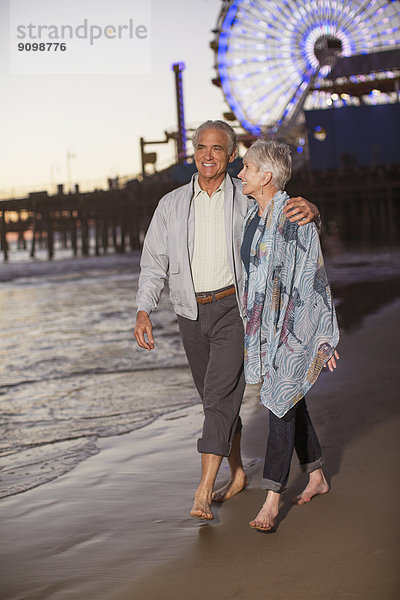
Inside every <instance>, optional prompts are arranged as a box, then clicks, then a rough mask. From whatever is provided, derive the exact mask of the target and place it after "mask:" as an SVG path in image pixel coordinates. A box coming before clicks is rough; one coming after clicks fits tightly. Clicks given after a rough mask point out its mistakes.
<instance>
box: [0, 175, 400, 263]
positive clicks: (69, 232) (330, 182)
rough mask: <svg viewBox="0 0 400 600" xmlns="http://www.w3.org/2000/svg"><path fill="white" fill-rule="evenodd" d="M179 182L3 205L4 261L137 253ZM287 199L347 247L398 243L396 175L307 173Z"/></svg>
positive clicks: (172, 178)
mask: <svg viewBox="0 0 400 600" xmlns="http://www.w3.org/2000/svg"><path fill="white" fill-rule="evenodd" d="M184 175H185V174H183V173H182V172H181V171H180V172H177V171H176V170H175V171H174V170H173V169H172V170H166V171H165V172H163V173H158V174H156V175H153V176H151V177H146V178H145V179H144V180H143V181H139V180H133V181H128V182H127V183H126V184H125V187H124V188H122V189H109V190H99V191H94V192H89V193H80V192H79V190H78V188H77V189H76V191H75V192H74V193H68V194H64V193H63V191H62V189H61V188H60V189H59V192H58V193H57V194H54V195H49V194H48V193H47V192H33V193H31V194H29V196H28V197H27V198H21V199H10V200H2V201H0V249H1V252H2V255H3V260H7V259H8V257H9V254H10V251H11V250H10V248H12V251H14V249H16V251H17V250H18V249H24V250H25V251H28V252H29V255H30V256H31V257H32V258H34V257H35V255H36V253H37V250H38V248H45V249H46V252H47V257H48V258H49V259H51V258H53V257H54V254H55V252H56V251H57V249H58V248H64V249H68V250H69V251H70V252H71V255H73V256H78V255H83V256H87V255H89V254H95V255H100V254H105V253H107V252H112V251H113V252H125V251H126V250H138V249H140V248H141V245H142V242H143V238H144V234H145V232H146V229H147V227H148V224H149V222H150V219H151V217H152V214H153V212H154V209H155V207H156V206H157V203H158V201H159V199H160V198H161V197H162V196H163V195H164V194H165V193H167V192H168V191H170V190H171V189H173V188H175V187H177V186H178V185H181V184H182V182H183V179H184ZM189 177H190V174H188V177H187V180H188V179H189ZM178 180H179V182H178ZM288 193H289V194H290V195H301V196H303V197H304V198H307V199H308V200H311V201H312V202H314V203H315V204H317V206H318V207H319V209H320V211H321V216H322V221H323V223H324V230H323V231H324V232H325V233H326V232H327V233H329V232H332V231H334V232H335V234H336V235H338V236H340V238H341V239H342V240H343V241H344V242H345V243H346V244H348V245H352V244H354V245H356V244H362V245H366V244H367V245H368V244H375V243H376V244H382V243H384V244H387V245H394V244H398V243H399V222H400V219H399V217H400V215H399V212H400V210H399V207H400V167H392V168H390V169H388V168H384V167H381V168H379V167H376V168H374V169H356V168H354V167H352V168H350V169H342V170H341V171H331V172H330V171H325V172H307V171H304V172H300V173H297V174H296V175H295V176H294V178H293V179H292V180H291V182H290V184H289V185H288Z"/></svg>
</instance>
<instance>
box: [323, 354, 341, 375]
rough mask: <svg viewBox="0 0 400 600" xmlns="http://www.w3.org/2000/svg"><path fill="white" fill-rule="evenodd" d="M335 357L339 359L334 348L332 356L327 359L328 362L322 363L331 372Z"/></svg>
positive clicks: (334, 365)
mask: <svg viewBox="0 0 400 600" xmlns="http://www.w3.org/2000/svg"><path fill="white" fill-rule="evenodd" d="M335 359H337V360H339V354H338V352H337V350H335V352H334V353H333V356H332V358H330V359H329V360H328V362H327V363H326V364H325V365H324V367H328V369H329V370H330V372H331V373H333V369H336V360H335Z"/></svg>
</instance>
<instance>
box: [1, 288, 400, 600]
mask: <svg viewBox="0 0 400 600" xmlns="http://www.w3.org/2000/svg"><path fill="white" fill-rule="evenodd" d="M399 322H400V301H398V300H397V301H395V302H393V303H392V304H391V305H389V306H386V307H384V308H382V309H381V310H380V311H379V312H378V313H376V314H373V315H369V316H368V317H366V318H365V319H364V321H363V324H362V327H361V328H360V329H358V330H357V331H352V332H350V333H344V334H343V335H342V339H341V343H340V352H341V361H340V367H339V368H340V370H338V372H337V373H335V374H334V375H333V376H331V375H330V374H329V373H323V375H322V376H321V377H320V380H319V381H318V383H317V385H316V386H315V387H314V389H313V390H312V393H310V395H309V408H310V412H311V414H312V417H313V421H314V424H315V426H316V428H317V431H318V434H319V436H320V439H321V442H322V445H323V451H324V455H325V459H326V468H325V471H326V474H327V476H328V479H329V481H330V483H331V485H332V490H331V492H330V493H329V494H327V495H326V496H323V497H319V498H316V499H314V500H313V501H312V502H311V503H310V504H308V505H305V506H301V507H299V506H293V505H292V504H291V498H292V497H293V496H294V495H295V494H296V493H298V492H299V491H301V489H302V487H303V485H304V483H305V480H304V476H303V475H301V474H300V473H299V469H298V467H297V465H296V461H295V460H294V461H293V467H292V472H291V478H290V481H289V490H288V493H287V494H286V495H285V496H284V497H283V501H282V509H281V513H280V518H279V523H278V527H277V531H276V533H273V534H263V533H259V532H255V531H253V530H251V529H250V527H249V526H248V521H249V520H250V519H251V518H253V517H254V516H255V514H256V513H257V511H258V509H259V507H260V506H261V503H262V502H263V499H264V492H263V491H262V490H260V489H258V483H259V480H260V477H261V468H262V462H263V456H264V449H265V431H266V426H267V424H266V411H265V409H264V408H263V407H261V406H260V405H259V404H258V403H257V393H256V391H257V390H256V389H255V386H251V388H249V390H248V395H247V398H246V401H245V403H244V407H243V416H244V422H245V432H244V436H243V448H244V455H245V462H246V469H247V471H248V473H249V476H250V486H249V489H247V490H246V491H244V492H242V493H241V494H239V495H238V496H236V497H235V498H233V499H231V500H230V501H228V502H226V503H225V504H224V505H221V506H215V507H214V508H213V510H214V513H215V516H216V518H215V520H214V522H212V523H208V524H204V523H203V522H200V521H196V520H193V519H191V518H190V517H189V516H188V515H189V510H190V507H191V499H192V493H193V491H194V489H195V487H196V485H197V480H198V475H199V458H198V455H197V452H196V450H195V440H196V438H197V436H198V434H199V430H200V427H201V420H202V419H201V409H200V406H195V407H191V408H188V409H181V410H180V411H177V412H175V413H171V414H169V415H166V416H163V417H161V418H159V419H158V420H157V421H155V422H154V423H152V424H151V425H149V426H148V427H145V428H143V429H140V430H137V431H134V432H132V433H129V434H126V435H123V436H119V437H113V438H106V439H102V440H100V443H99V447H100V452H99V454H97V455H96V456H93V457H91V458H89V459H88V460H86V461H84V462H83V463H81V464H79V465H78V466H77V467H76V468H75V469H74V470H73V471H71V472H70V473H67V474H66V475H63V476H62V477H60V478H59V479H57V480H56V481H53V482H51V483H48V484H46V485H44V486H41V487H39V488H36V489H33V490H30V491H28V492H25V493H23V494H20V495H17V496H14V497H10V498H6V499H4V500H3V501H2V502H1V503H0V520H1V526H0V537H1V540H2V543H1V547H0V566H1V573H2V575H1V580H0V597H1V598H4V599H5V600H22V599H29V600H30V599H32V600H33V599H38V600H39V599H40V600H45V599H47V598H49V599H51V600H72V599H73V600H75V599H76V600H91V599H96V600H97V599H99V600H100V599H102V598H104V599H106V598H109V599H113V600H142V599H143V600H145V599H146V600H147V599H150V600H158V599H160V600H161V599H166V600H168V599H171V600H172V599H174V600H176V599H182V600H186V599H194V600H196V599H200V598H201V599H203V598H207V597H208V598H212V599H214V598H215V599H222V600H225V599H226V600H228V599H231V598H238V599H243V600H244V599H246V600H247V599H248V598H254V599H260V600H261V599H264V598H271V599H272V600H280V599H284V598H285V600H286V598H295V599H299V600H302V599H303V598H304V599H305V598H308V599H310V598H311V599H312V600H314V599H315V600H320V599H324V600H325V599H328V600H330V599H332V600H338V599H347V598H349V599H361V598H362V599H363V600H365V599H367V598H368V599H373V600H380V599H382V600H389V599H392V598H393V599H394V598H397V597H398V595H399V591H400V586H399V582H398V579H396V577H397V570H398V569H397V543H398V533H397V532H398V524H399V523H398V521H399V519H398V516H397V515H398V510H397V487H398V486H397V479H396V475H395V474H396V472H397V460H398V441H397V440H398V430H399V425H400V419H399V404H398V369H399V367H398V352H397V347H398V337H397V331H398V329H399ZM149 385H151V381H150V382H149ZM226 475H227V469H226V466H224V469H223V471H222V474H221V477H220V481H221V482H224V481H225V480H226Z"/></svg>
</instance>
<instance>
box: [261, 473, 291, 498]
mask: <svg viewBox="0 0 400 600" xmlns="http://www.w3.org/2000/svg"><path fill="white" fill-rule="evenodd" d="M261 487H262V489H263V490H271V492H276V493H277V494H284V493H285V492H286V488H285V486H283V485H282V484H281V483H279V482H278V481H272V479H265V478H264V477H263V478H262V479H261Z"/></svg>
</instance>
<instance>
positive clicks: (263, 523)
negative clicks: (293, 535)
mask: <svg viewBox="0 0 400 600" xmlns="http://www.w3.org/2000/svg"><path fill="white" fill-rule="evenodd" d="M279 500H280V494H278V493H277V492H272V491H271V490H269V491H268V495H267V498H266V500H265V502H264V504H263V507H262V508H261V510H260V512H259V513H258V515H257V516H256V518H255V519H254V520H253V521H250V523H249V525H250V527H253V529H258V530H259V531H272V530H273V529H274V528H275V520H276V517H277V516H278V512H279Z"/></svg>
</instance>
